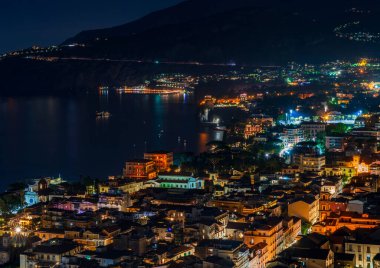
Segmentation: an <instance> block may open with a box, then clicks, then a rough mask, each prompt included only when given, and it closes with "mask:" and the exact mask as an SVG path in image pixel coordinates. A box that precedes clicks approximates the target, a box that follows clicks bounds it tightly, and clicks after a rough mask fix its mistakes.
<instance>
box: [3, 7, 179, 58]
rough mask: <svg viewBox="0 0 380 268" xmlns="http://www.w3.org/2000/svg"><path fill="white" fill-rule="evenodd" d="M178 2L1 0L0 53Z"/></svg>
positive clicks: (56, 39)
mask: <svg viewBox="0 0 380 268" xmlns="http://www.w3.org/2000/svg"><path fill="white" fill-rule="evenodd" d="M179 2H182V0H1V7H0V35H1V39H0V40H1V41H0V52H5V51H10V50H15V49H20V48H25V47H30V46H32V45H35V44H36V45H42V46H46V45H51V44H59V43H61V42H62V41H64V40H65V39H67V38H68V37H71V36H73V35H75V34H76V33H78V32H80V31H82V30H88V29H96V28H105V27H110V26H115V25H118V24H123V23H126V22H128V21H132V20H134V19H137V18H139V17H141V16H143V15H146V14H147V13H150V12H152V11H155V10H159V9H162V8H165V7H168V6H171V5H174V4H176V3H179Z"/></svg>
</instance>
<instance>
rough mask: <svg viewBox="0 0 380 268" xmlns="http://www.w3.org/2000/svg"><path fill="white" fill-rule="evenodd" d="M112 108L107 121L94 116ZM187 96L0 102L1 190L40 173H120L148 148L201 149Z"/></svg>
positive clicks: (205, 133) (202, 134) (205, 137)
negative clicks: (98, 112) (128, 163)
mask: <svg viewBox="0 0 380 268" xmlns="http://www.w3.org/2000/svg"><path fill="white" fill-rule="evenodd" d="M97 111H109V112H110V113H111V117H110V118H109V119H96V116H95V114H96V112H97ZM197 114H198V111H197V106H196V104H195V102H194V100H193V96H192V95H186V96H183V95H172V96H159V95H149V96H148V95H119V94H107V95H101V96H97V95H86V96H83V97H72V98H62V97H61V98H60V97H33V98H1V99H0V187H4V186H5V185H7V184H9V183H10V182H11V181H22V180H25V179H28V178H35V177H41V176H57V175H58V174H59V173H60V174H62V176H63V177H64V178H65V179H77V178H79V176H80V175H83V176H86V175H90V176H94V177H100V178H103V177H106V176H108V175H113V174H120V173H121V171H122V168H123V163H124V161H125V160H127V159H129V158H133V157H142V154H143V152H144V151H145V150H159V149H166V150H172V151H174V152H184V151H193V152H195V153H199V152H200V151H203V150H205V144H206V143H207V142H208V141H209V139H210V135H209V133H210V132H211V130H205V129H204V128H202V127H201V126H200V123H199V119H198V116H197Z"/></svg>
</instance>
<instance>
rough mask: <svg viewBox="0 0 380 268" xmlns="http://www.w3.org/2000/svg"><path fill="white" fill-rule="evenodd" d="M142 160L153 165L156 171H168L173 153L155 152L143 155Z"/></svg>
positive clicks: (171, 163)
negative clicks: (149, 161) (148, 161)
mask: <svg viewBox="0 0 380 268" xmlns="http://www.w3.org/2000/svg"><path fill="white" fill-rule="evenodd" d="M144 159H147V160H151V161H153V162H154V163H155V166H156V169H157V171H168V170H169V169H170V167H171V166H172V165H173V153H172V152H166V151H156V152H148V153H144Z"/></svg>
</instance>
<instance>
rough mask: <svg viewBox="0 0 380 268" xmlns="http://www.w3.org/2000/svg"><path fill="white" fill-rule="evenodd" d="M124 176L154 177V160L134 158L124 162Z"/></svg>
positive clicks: (135, 177) (134, 177) (155, 173)
mask: <svg viewBox="0 0 380 268" xmlns="http://www.w3.org/2000/svg"><path fill="white" fill-rule="evenodd" d="M123 175H124V177H125V178H131V179H148V180H150V179H154V178H155V177H156V176H157V172H156V169H155V163H154V161H151V160H147V159H135V160H130V161H127V162H126V163H125V168H124V171H123Z"/></svg>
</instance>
